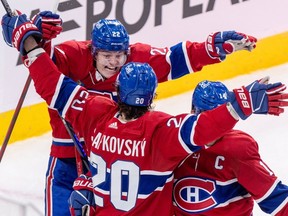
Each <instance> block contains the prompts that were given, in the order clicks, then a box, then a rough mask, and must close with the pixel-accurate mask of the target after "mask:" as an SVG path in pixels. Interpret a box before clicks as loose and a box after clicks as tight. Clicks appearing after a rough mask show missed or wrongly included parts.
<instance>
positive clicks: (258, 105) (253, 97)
mask: <svg viewBox="0 0 288 216" xmlns="http://www.w3.org/2000/svg"><path fill="white" fill-rule="evenodd" d="M262 80H263V79H261V80H256V81H254V82H253V83H251V84H250V85H248V86H246V87H244V86H242V87H241V88H238V89H234V90H233V92H231V94H230V102H231V104H232V106H233V108H234V110H235V111H236V112H237V114H238V115H239V117H240V118H241V119H243V120H244V119H246V118H248V117H249V116H250V115H251V114H252V113H255V114H270V115H276V116H279V115H280V114H281V113H283V112H284V108H283V107H287V106H288V100H287V99H288V94H287V93H284V92H283V91H284V90H285V89H286V86H285V85H284V84H282V83H281V82H277V83H273V84H268V83H267V82H266V83H262Z"/></svg>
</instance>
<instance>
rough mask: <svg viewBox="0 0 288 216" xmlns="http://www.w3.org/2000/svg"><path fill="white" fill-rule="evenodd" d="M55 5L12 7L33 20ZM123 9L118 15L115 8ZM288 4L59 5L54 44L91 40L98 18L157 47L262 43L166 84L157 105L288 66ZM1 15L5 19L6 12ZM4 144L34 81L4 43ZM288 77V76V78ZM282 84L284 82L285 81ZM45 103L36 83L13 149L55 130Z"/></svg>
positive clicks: (0, 110) (100, 0)
mask: <svg viewBox="0 0 288 216" xmlns="http://www.w3.org/2000/svg"><path fill="white" fill-rule="evenodd" d="M54 2H55V0H54V1H47V0H46V1H44V0H37V1H33V0H14V1H13V2H12V1H11V2H9V1H8V3H9V4H10V6H11V8H12V9H18V10H20V11H22V12H23V13H25V14H27V15H28V16H30V17H31V16H32V15H33V14H35V13H37V12H38V11H43V10H52V9H53V7H54ZM116 8H117V9H116ZM287 8H288V1H287V0H278V1H273V0H265V1H263V0H218V1H216V0H194V1H192V0H174V1H173V0H159V1H158V0H157V1H156V0H105V1H104V0H81V1H80V0H79V1H77V0H68V1H60V4H59V7H58V10H59V14H60V16H61V17H62V19H63V27H64V30H63V33H62V34H61V35H60V36H59V37H58V38H57V39H55V40H54V44H57V43H60V42H63V41H66V40H71V39H76V40H86V39H89V38H90V31H91V29H92V25H93V23H94V22H96V21H97V20H98V19H100V18H106V17H107V18H117V19H119V20H121V21H122V23H123V24H124V25H125V26H126V27H127V30H128V32H129V33H130V39H131V43H135V42H143V43H149V44H151V45H153V46H155V47H166V46H172V45H174V44H176V43H178V42H180V41H183V40H190V41H197V42H202V41H205V40H206V37H207V35H208V34H209V33H211V32H215V31H223V30H236V31H239V32H244V33H248V34H251V35H253V36H255V37H257V38H258V40H259V42H258V43H257V48H256V49H255V50H254V51H253V52H251V53H250V52H245V51H241V52H238V53H235V54H234V55H232V56H228V57H227V59H226V60H225V62H223V63H221V64H217V65H211V66H207V67H205V68H204V69H203V70H202V72H200V73H195V74H191V75H187V76H186V77H184V78H181V79H178V80H175V81H169V82H167V83H164V84H160V86H159V88H158V91H157V93H158V99H163V98H166V97H170V96H173V95H176V94H180V93H183V92H187V91H190V90H192V89H193V88H194V86H195V84H196V83H197V82H199V81H200V80H203V79H210V80H226V79H230V78H233V77H236V76H240V75H243V74H251V73H253V72H255V71H257V70H261V69H265V68H270V67H273V66H276V65H281V64H284V63H287V61H288V53H287V50H288V49H287V48H288V22H287V20H288V14H287ZM0 12H1V14H3V15H4V14H5V10H4V9H3V7H1V8H0ZM0 56H1V58H0V63H1V64H0V142H2V140H4V137H5V134H6V132H7V128H8V126H9V123H10V121H11V118H12V116H13V113H14V110H15V107H16V105H17V102H18V100H19V97H20V94H21V92H22V90H23V87H24V84H25V81H26V79H27V77H28V71H27V69H26V68H25V67H24V66H23V65H22V64H21V61H20V56H19V55H18V53H17V52H16V51H15V50H14V49H12V48H9V47H7V45H6V44H5V42H4V41H3V39H2V40H0ZM283 73H285V74H287V73H288V72H287V71H283ZM283 82H284V80H283ZM50 130H51V128H50V125H49V117H48V113H47V108H46V104H45V103H44V102H43V100H42V99H41V98H40V97H39V96H38V95H37V94H36V92H35V89H34V86H33V83H32V84H31V86H30V88H29V91H28V93H27V96H26V99H25V102H24V105H23V108H22V109H21V112H20V115H19V117H18V120H17V123H16V125H15V128H14V131H13V134H12V136H11V139H10V143H13V142H15V141H18V140H23V139H26V138H30V137H33V136H39V135H41V134H44V133H46V132H48V131H50Z"/></svg>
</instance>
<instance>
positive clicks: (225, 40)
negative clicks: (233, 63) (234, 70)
mask: <svg viewBox="0 0 288 216" xmlns="http://www.w3.org/2000/svg"><path fill="white" fill-rule="evenodd" d="M256 42H257V39H256V38H255V37H253V36H250V35H246V34H244V33H240V32H236V31H223V32H216V33H211V34H210V35H209V36H208V37H207V40H206V44H205V45H206V51H207V53H208V55H209V56H210V57H211V58H219V59H220V60H221V61H223V60H225V58H226V55H227V54H231V53H233V52H235V51H239V50H248V51H251V50H253V49H254V48H255V47H256Z"/></svg>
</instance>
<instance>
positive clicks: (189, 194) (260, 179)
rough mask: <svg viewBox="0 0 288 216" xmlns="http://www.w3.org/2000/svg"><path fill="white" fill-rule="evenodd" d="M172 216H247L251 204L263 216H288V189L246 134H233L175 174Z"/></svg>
mask: <svg viewBox="0 0 288 216" xmlns="http://www.w3.org/2000/svg"><path fill="white" fill-rule="evenodd" d="M173 199H174V205H175V206H174V207H175V214H176V216H179V215H181V216H188V215H190V216H191V215H201V216H215V215H221V216H231V215H233V216H250V215H252V210H253V204H254V200H255V201H256V202H257V203H258V205H259V206H260V208H261V209H262V210H263V212H265V213H268V214H272V215H277V216H286V215H288V187H287V186H286V185H283V184H282V183H281V182H280V181H279V180H278V179H277V177H276V176H275V175H274V173H273V172H272V171H271V170H270V169H269V167H268V166H267V165H266V164H265V163H264V162H263V161H262V160H261V157H260V155H259V153H258V144H257V143H256V141H255V140H254V139H253V138H252V137H251V136H249V135H248V134H246V133H244V132H241V131H237V130H234V131H231V132H230V133H228V134H226V135H225V136H224V137H222V138H221V139H220V140H218V141H217V142H216V143H215V144H214V145H213V146H212V147H210V148H208V149H206V150H204V149H203V150H200V151H198V152H197V153H194V154H193V155H191V156H190V157H189V158H187V159H186V160H185V162H184V163H183V164H181V165H180V166H179V167H178V168H177V169H176V170H175V184H174V190H173Z"/></svg>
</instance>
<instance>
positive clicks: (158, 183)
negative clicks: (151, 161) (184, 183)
mask: <svg viewBox="0 0 288 216" xmlns="http://www.w3.org/2000/svg"><path fill="white" fill-rule="evenodd" d="M91 172H92V173H98V170H97V168H95V167H92V168H91ZM157 174H158V175H153V171H151V174H140V180H139V188H138V194H139V196H141V195H142V196H143V195H144V196H146V195H149V194H151V193H153V192H154V191H155V190H156V189H157V188H158V189H159V187H164V186H165V184H166V183H167V181H168V179H169V178H171V177H172V175H173V173H172V171H171V172H163V173H161V175H159V172H158V173H157ZM130 178H133V176H130ZM171 180H172V178H171ZM119 181H121V193H128V192H129V191H128V187H129V176H128V175H121V179H119ZM110 186H111V174H110V173H108V172H107V173H106V179H105V182H103V183H101V184H99V185H97V186H96V187H95V188H99V189H101V190H103V191H110V189H111V188H110Z"/></svg>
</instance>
